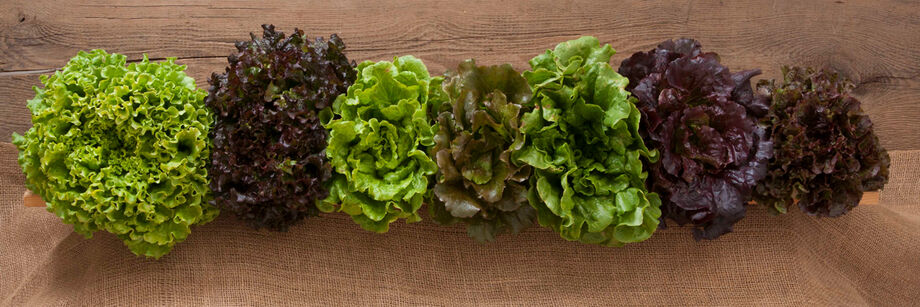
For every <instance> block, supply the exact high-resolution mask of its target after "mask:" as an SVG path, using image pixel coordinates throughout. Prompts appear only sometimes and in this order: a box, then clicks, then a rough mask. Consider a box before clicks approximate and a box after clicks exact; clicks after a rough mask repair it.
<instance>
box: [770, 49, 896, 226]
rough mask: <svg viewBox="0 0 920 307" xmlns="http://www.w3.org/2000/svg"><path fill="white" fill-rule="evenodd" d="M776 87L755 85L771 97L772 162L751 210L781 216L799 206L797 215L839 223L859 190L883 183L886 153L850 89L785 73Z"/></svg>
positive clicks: (810, 75) (812, 75) (830, 77)
mask: <svg viewBox="0 0 920 307" xmlns="http://www.w3.org/2000/svg"><path fill="white" fill-rule="evenodd" d="M783 76H784V79H783V81H782V82H779V83H777V82H776V81H766V80H763V81H760V83H758V84H757V92H758V94H762V95H764V97H769V98H772V100H773V104H772V106H771V108H770V114H769V121H770V123H771V124H772V130H771V133H772V135H773V140H774V143H775V144H776V145H775V147H774V153H775V156H774V158H773V159H772V160H770V166H769V173H768V175H767V178H766V179H764V180H763V181H761V182H760V184H758V186H757V190H756V192H755V194H754V199H755V200H756V201H757V203H758V204H762V205H765V206H767V207H768V208H770V210H771V211H773V212H782V213H785V212H786V208H787V207H788V206H790V205H792V204H793V203H794V202H795V200H798V204H799V207H800V208H801V209H802V211H805V212H807V213H808V214H811V215H818V216H831V217H834V216H839V215H842V214H844V213H846V212H848V211H849V210H850V209H853V207H856V205H858V204H859V201H860V199H861V198H862V194H863V191H869V190H877V189H881V188H882V186H884V185H885V183H886V182H887V181H888V167H889V165H890V163H891V161H890V159H889V157H888V152H886V151H885V149H884V148H882V146H881V144H879V140H878V137H877V136H876V135H875V133H873V130H872V121H870V120H869V116H868V115H866V114H865V113H863V111H862V108H861V107H860V102H859V100H856V98H853V97H852V96H850V91H851V90H852V89H853V83H851V82H850V81H849V80H846V79H844V78H842V77H840V76H838V75H837V74H836V73H832V72H826V71H823V70H817V71H816V70H814V69H811V68H801V67H791V68H790V67H784V68H783Z"/></svg>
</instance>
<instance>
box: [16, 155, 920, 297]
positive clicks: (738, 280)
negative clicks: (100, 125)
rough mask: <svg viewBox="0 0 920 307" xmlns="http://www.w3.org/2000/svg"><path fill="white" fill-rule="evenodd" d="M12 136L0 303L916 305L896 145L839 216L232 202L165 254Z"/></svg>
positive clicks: (919, 269) (913, 204)
mask: <svg viewBox="0 0 920 307" xmlns="http://www.w3.org/2000/svg"><path fill="white" fill-rule="evenodd" d="M0 145H2V146H0V186H2V191H0V193H2V196H0V304H2V305H13V306H18V305H30V306H31V305H90V306H96V305H129V306H130V305H237V304H246V305H249V304H252V305H281V304H298V305H300V304H322V305H326V304H336V305H355V304H358V305H401V304H424V305H474V304H475V305H481V304H488V305H524V304H526V305H583V304H587V305H727V304H730V305H774V304H791V305H890V306H905V305H916V304H920V182H918V179H920V151H909V152H892V167H893V172H892V175H891V182H890V183H889V184H888V186H887V187H886V190H885V191H884V192H883V193H882V196H881V203H882V204H881V205H874V206H862V207H859V208H857V209H856V210H855V211H853V212H851V213H850V214H848V215H846V216H844V217H842V218H837V219H816V218H812V217H809V216H806V215H804V214H802V213H799V212H798V211H797V210H793V211H792V213H791V214H788V215H785V216H780V217H774V216H770V215H769V214H767V213H766V211H764V210H762V209H760V208H757V207H754V208H751V210H750V211H749V214H748V217H747V218H746V219H744V220H743V221H742V222H741V223H739V224H738V225H737V226H736V228H735V232H734V233H732V234H730V235H727V236H724V237H722V238H720V239H719V240H717V241H711V242H694V241H693V240H692V238H691V236H690V234H689V232H688V229H681V228H678V227H672V228H669V229H666V230H662V231H659V232H657V233H656V234H655V236H653V237H652V238H651V239H650V240H648V241H646V242H644V243H640V244H632V245H630V246H627V247H625V248H603V247H596V246H589V245H584V244H578V243H571V242H566V241H563V240H562V239H561V238H559V236H558V235H556V234H555V233H553V232H551V231H549V230H546V229H532V230H529V231H526V232H525V233H523V234H521V235H518V236H514V237H503V238H500V239H499V240H498V241H497V242H495V243H494V244H488V245H480V244H477V243H475V242H473V241H472V240H470V239H469V238H468V237H467V236H466V233H465V229H464V228H463V227H461V226H455V227H442V226H438V225H435V224H433V223H432V222H430V221H423V222H421V223H416V224H408V225H407V224H402V223H398V224H396V225H395V227H393V228H392V230H391V231H390V233H388V234H385V235H379V234H373V233H369V232H366V231H364V230H361V229H360V228H359V227H358V226H357V225H356V224H354V223H353V222H352V221H351V220H350V219H349V218H348V217H347V216H344V215H340V214H326V215H323V216H322V217H321V218H313V219H309V220H308V221H307V222H306V223H303V224H302V225H300V226H297V227H294V228H292V229H291V231H289V232H287V233H274V232H267V231H253V230H251V229H249V228H247V227H246V226H245V225H243V224H241V223H239V222H237V221H235V220H234V218H233V217H231V216H227V215H225V216H221V217H220V218H218V219H217V220H216V221H215V222H212V223H211V224H208V225H205V226H201V227H198V228H195V229H194V230H193V232H192V235H191V236H190V237H189V239H188V240H187V241H186V242H184V243H182V244H179V245H178V246H177V247H176V248H175V249H174V250H173V251H172V253H171V254H169V255H167V256H166V257H164V258H162V259H161V260H159V261H153V260H145V259H143V258H138V257H136V256H134V255H132V254H131V253H130V252H129V251H128V249H127V248H125V247H124V246H123V245H122V243H121V242H120V241H119V240H117V239H116V238H115V237H114V236H112V235H109V234H106V233H103V232H100V233H97V235H96V236H95V238H93V239H91V240H86V239H83V237H81V236H79V235H77V234H75V233H73V231H72V228H71V226H69V225H64V224H62V223H60V222H59V221H58V219H57V218H56V217H54V216H53V215H52V214H51V213H48V212H46V211H45V210H43V209H40V208H25V207H23V206H22V203H21V202H22V201H21V195H22V192H23V190H24V187H23V176H22V174H21V172H20V170H19V167H18V165H17V164H16V163H15V159H16V150H15V148H14V147H13V146H12V145H10V144H8V143H3V144H0Z"/></svg>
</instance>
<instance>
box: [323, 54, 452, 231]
mask: <svg viewBox="0 0 920 307" xmlns="http://www.w3.org/2000/svg"><path fill="white" fill-rule="evenodd" d="M442 81H443V78H440V77H435V78H432V77H430V76H429V74H428V69H427V68H426V67H425V65H424V64H423V63H422V61H421V60H419V59H417V58H415V57H413V56H403V57H398V58H395V60H394V61H393V62H392V63H391V62H386V61H381V62H377V63H374V62H370V61H366V62H364V63H361V64H359V65H358V77H357V80H355V83H354V84H353V85H351V86H350V87H349V88H348V93H347V94H344V95H341V96H339V97H338V99H336V101H335V102H334V103H333V111H332V113H333V114H329V113H328V112H325V113H323V114H321V115H322V116H323V121H324V122H326V125H325V126H326V128H327V129H329V135H330V137H329V141H328V147H327V148H326V155H327V156H328V158H329V162H330V163H331V164H332V167H333V168H334V173H333V178H332V180H331V183H330V184H329V197H328V198H326V199H325V200H323V201H322V202H321V203H320V204H319V205H318V207H319V209H320V210H322V211H325V212H330V211H334V210H336V206H337V205H338V210H339V211H342V212H345V213H347V214H349V215H351V217H352V218H353V219H354V221H355V222H356V223H358V224H359V225H361V227H363V228H364V229H367V230H369V231H374V232H381V233H382V232H386V231H387V230H389V224H390V223H392V222H393V221H395V220H397V219H400V218H404V219H407V221H408V222H415V221H419V220H421V217H420V216H419V214H418V209H419V208H420V207H421V206H422V202H423V199H424V198H425V194H426V193H427V188H428V179H429V176H431V175H434V174H435V172H436V171H437V165H436V164H435V163H434V161H432V160H431V158H429V157H428V155H427V154H426V152H427V151H428V149H429V147H430V146H432V145H434V134H435V133H436V132H437V126H436V125H435V124H434V122H433V121H432V120H431V119H430V118H429V116H428V112H429V105H431V104H435V105H439V104H440V103H441V102H443V100H444V93H443V90H442V89H441V83H442Z"/></svg>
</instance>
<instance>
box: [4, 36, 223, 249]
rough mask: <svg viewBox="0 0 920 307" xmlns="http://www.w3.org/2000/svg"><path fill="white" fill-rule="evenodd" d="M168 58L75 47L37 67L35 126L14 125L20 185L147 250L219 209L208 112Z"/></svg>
mask: <svg viewBox="0 0 920 307" xmlns="http://www.w3.org/2000/svg"><path fill="white" fill-rule="evenodd" d="M174 60H175V59H173V58H169V59H167V60H166V61H165V62H158V63H151V62H150V61H149V60H148V59H147V57H146V56H144V59H143V60H142V61H141V62H138V63H132V64H130V65H128V66H125V62H126V61H125V56H123V55H120V54H108V53H106V52H105V51H103V50H93V51H90V52H83V51H81V52H80V53H78V54H77V55H76V56H75V57H74V58H72V59H71V60H70V61H69V62H68V63H67V65H66V66H64V68H62V69H61V70H59V71H57V72H55V73H54V74H53V75H51V76H41V82H42V84H43V85H44V87H43V88H39V87H34V90H35V93H36V95H35V98H34V99H32V100H29V102H28V108H29V110H30V111H31V113H32V128H30V129H29V130H28V131H27V132H26V133H25V135H18V134H13V143H14V144H15V145H16V146H17V147H18V148H19V164H20V166H22V170H23V172H24V173H25V175H26V187H27V188H29V189H30V190H32V191H33V192H35V193H36V194H38V195H41V197H42V199H44V200H45V202H46V203H47V206H48V211H50V212H52V213H54V214H55V215H57V216H58V217H60V218H61V219H62V220H63V221H64V222H65V223H67V224H73V227H74V231H76V232H77V233H80V234H82V235H84V236H86V237H87V238H90V237H92V235H93V232H95V231H98V230H105V231H108V232H111V233H113V234H115V235H116V236H118V238H119V239H121V240H122V241H124V243H125V245H127V246H128V248H129V249H130V250H131V251H132V252H133V253H135V254H137V255H144V256H147V257H153V258H160V257H162V256H163V255H165V254H166V253H168V252H169V251H170V250H171V249H172V247H173V246H174V245H175V244H176V243H178V242H182V241H184V240H185V238H186V237H188V235H189V233H191V226H192V225H197V224H203V223H206V222H208V221H211V220H212V219H214V217H215V216H217V214H218V212H219V211H218V209H217V208H215V207H213V206H211V205H209V204H208V198H209V193H208V192H209V191H208V179H207V178H208V172H207V168H206V165H207V161H208V156H209V154H210V147H209V144H210V140H209V139H208V131H209V130H210V127H211V123H212V120H211V113H210V112H209V111H208V109H207V108H206V107H205V105H204V103H203V101H202V100H203V98H204V96H205V93H204V92H202V91H200V90H198V89H197V87H196V86H195V80H193V79H192V78H190V77H189V76H187V75H186V74H185V72H184V70H185V66H184V65H176V64H175V63H174Z"/></svg>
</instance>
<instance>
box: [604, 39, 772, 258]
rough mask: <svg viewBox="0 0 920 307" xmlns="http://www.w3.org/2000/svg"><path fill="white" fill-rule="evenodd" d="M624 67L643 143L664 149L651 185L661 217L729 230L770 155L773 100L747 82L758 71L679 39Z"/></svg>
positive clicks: (711, 230) (706, 235)
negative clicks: (732, 65)
mask: <svg viewBox="0 0 920 307" xmlns="http://www.w3.org/2000/svg"><path fill="white" fill-rule="evenodd" d="M619 73H620V74H622V75H623V76H626V77H627V78H629V87H628V88H627V89H629V90H630V91H631V92H632V94H633V95H635V96H636V97H637V98H638V100H639V102H638V103H637V104H636V106H637V107H638V108H639V110H640V111H641V112H642V126H641V127H640V132H641V134H642V136H643V138H644V139H645V142H646V144H648V146H649V147H652V148H655V149H658V151H659V152H660V154H661V160H660V162H659V163H654V164H651V165H648V168H649V172H650V176H649V180H648V185H649V190H650V191H653V192H657V193H659V194H661V196H662V202H663V204H662V211H663V214H662V219H664V218H665V217H667V218H670V219H671V220H673V221H675V222H677V223H678V224H681V225H683V224H686V223H691V224H693V225H695V226H696V229H694V232H693V236H694V238H696V239H698V240H699V239H714V238H716V237H719V236H721V235H723V234H725V233H728V232H731V231H732V225H733V224H734V223H735V222H737V221H739V220H740V219H741V218H743V217H744V213H745V204H746V203H747V202H748V201H750V199H751V192H752V190H753V188H754V186H755V184H756V183H757V181H758V180H760V179H762V178H763V177H764V176H765V175H766V170H767V168H766V166H767V161H768V160H769V158H770V156H771V155H772V147H773V144H772V142H771V141H770V140H769V138H768V137H767V133H766V132H767V131H766V128H765V127H763V126H761V125H759V124H758V122H759V121H760V119H761V118H762V117H763V116H765V115H766V114H767V111H768V104H767V103H766V100H764V99H754V93H753V90H752V88H751V85H750V79H751V77H753V76H755V75H758V74H759V73H760V71H759V70H748V71H742V72H736V73H731V72H730V71H729V69H728V68H727V67H725V66H723V65H722V64H720V63H719V56H718V55H717V54H715V53H704V52H702V50H701V46H700V43H699V42H697V41H695V40H692V39H679V40H677V41H670V40H668V41H665V42H663V43H661V44H660V45H658V47H657V48H655V49H653V50H651V51H649V52H638V53H635V54H633V55H632V56H631V57H630V58H628V59H626V60H624V61H623V62H622V64H621V65H620V69H619ZM661 225H664V223H662V224H661Z"/></svg>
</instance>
